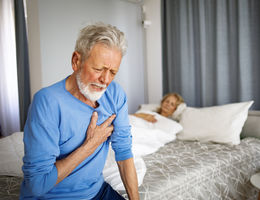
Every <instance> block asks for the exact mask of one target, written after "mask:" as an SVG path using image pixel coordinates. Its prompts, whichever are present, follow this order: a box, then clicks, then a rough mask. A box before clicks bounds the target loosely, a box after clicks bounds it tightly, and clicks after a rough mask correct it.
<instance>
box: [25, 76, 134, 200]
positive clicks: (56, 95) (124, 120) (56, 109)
mask: <svg viewBox="0 0 260 200" xmlns="http://www.w3.org/2000/svg"><path fill="white" fill-rule="evenodd" d="M65 81H66V79H64V80H62V81H60V82H58V83H56V84H54V85H52V86H50V87H47V88H44V89H41V90H40V91H39V92H37V93H36V94H35V96H34V99H33V102H32V104H31V106H30V110H29V113H28V118H27V121H26V125H25V128H24V145H25V156H24V158H23V161H24V165H23V168H22V169H23V172H24V181H23V183H22V185H21V194H20V199H73V200H75V199H91V198H93V197H94V196H95V195H96V194H97V193H98V191H99V189H100V188H101V186H102V184H103V182H104V179H103V175H102V171H103V167H104V164H105V160H106V157H107V153H108V147H109V142H111V144H112V148H113V149H114V151H115V158H116V160H117V161H119V160H126V159H128V158H131V157H132V156H133V155H132V151H131V144H132V140H131V133H130V125H129V120H128V106H127V99H126V95H125V93H124V91H123V90H122V88H121V87H120V86H119V85H118V84H117V83H115V82H114V81H112V82H111V84H110V85H109V86H108V88H107V90H106V92H105V93H104V94H103V96H102V97H101V98H100V99H99V100H98V103H99V106H98V107H97V108H96V109H94V108H92V107H91V106H89V105H87V104H85V103H83V102H81V101H80V100H78V99H77V98H75V97H74V96H73V95H71V94H70V93H69V92H68V91H67V90H66V89H65ZM94 111H96V112H97V113H98V122H97V124H98V125H100V124H102V123H103V122H104V121H105V120H106V119H107V118H108V117H109V116H111V115H112V114H116V118H115V120H114V121H113V125H114V131H113V133H112V135H111V136H110V137H109V139H108V140H107V141H105V142H104V143H103V144H101V145H100V146H99V147H98V148H97V149H96V150H95V152H94V153H93V154H92V155H90V156H89V157H88V158H86V159H85V160H84V161H83V162H82V163H81V164H80V165H79V166H77V167H76V168H75V169H74V170H73V172H72V173H71V174H70V175H69V176H68V177H66V178H65V179H64V180H62V181H61V182H60V183H59V184H57V185H55V184H56V181H57V168H56V166H55V162H56V160H59V159H62V158H64V157H66V156H67V155H68V154H70V153H71V152H72V151H74V150H75V149H76V148H77V147H79V146H80V145H81V144H82V143H83V142H84V140H85V137H86V130H87V128H88V125H89V123H90V120H91V116H92V113H93V112H94Z"/></svg>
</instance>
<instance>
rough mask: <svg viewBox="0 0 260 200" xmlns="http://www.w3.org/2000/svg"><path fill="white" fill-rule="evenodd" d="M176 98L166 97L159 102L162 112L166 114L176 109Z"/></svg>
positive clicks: (170, 113)
mask: <svg viewBox="0 0 260 200" xmlns="http://www.w3.org/2000/svg"><path fill="white" fill-rule="evenodd" d="M176 103H177V98H176V97H175V96H169V97H167V98H166V99H165V100H164V101H163V102H162V104H161V109H162V112H163V113H167V114H168V116H169V115H172V113H173V112H174V111H175V110H176V108H177V106H176Z"/></svg>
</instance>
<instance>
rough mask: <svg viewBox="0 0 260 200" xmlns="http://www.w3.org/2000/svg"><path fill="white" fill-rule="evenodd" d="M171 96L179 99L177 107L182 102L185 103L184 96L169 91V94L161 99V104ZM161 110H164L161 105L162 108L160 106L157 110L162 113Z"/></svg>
mask: <svg viewBox="0 0 260 200" xmlns="http://www.w3.org/2000/svg"><path fill="white" fill-rule="evenodd" d="M170 96H174V97H175V98H176V99H177V101H176V108H177V107H178V106H179V105H180V104H181V103H184V99H183V98H182V96H181V95H179V94H178V93H168V94H166V95H164V97H163V98H162V100H161V104H160V105H162V103H163V102H164V101H165V100H166V99H167V98H168V97H170ZM161 111H162V108H161V106H160V108H158V110H157V112H158V113H161Z"/></svg>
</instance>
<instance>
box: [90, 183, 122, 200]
mask: <svg viewBox="0 0 260 200" xmlns="http://www.w3.org/2000/svg"><path fill="white" fill-rule="evenodd" d="M92 200H125V199H124V198H123V197H122V196H121V195H120V194H118V193H117V191H115V190H114V189H113V188H112V187H111V186H110V185H109V184H108V183H107V182H104V183H103V185H102V187H101V189H100V190H99V192H98V194H97V195H96V196H95V197H94V198H93V199H92Z"/></svg>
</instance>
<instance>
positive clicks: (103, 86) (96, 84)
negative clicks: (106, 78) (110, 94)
mask: <svg viewBox="0 0 260 200" xmlns="http://www.w3.org/2000/svg"><path fill="white" fill-rule="evenodd" d="M90 84H91V85H94V86H98V87H101V88H103V89H106V87H107V86H106V84H100V83H90Z"/></svg>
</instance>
